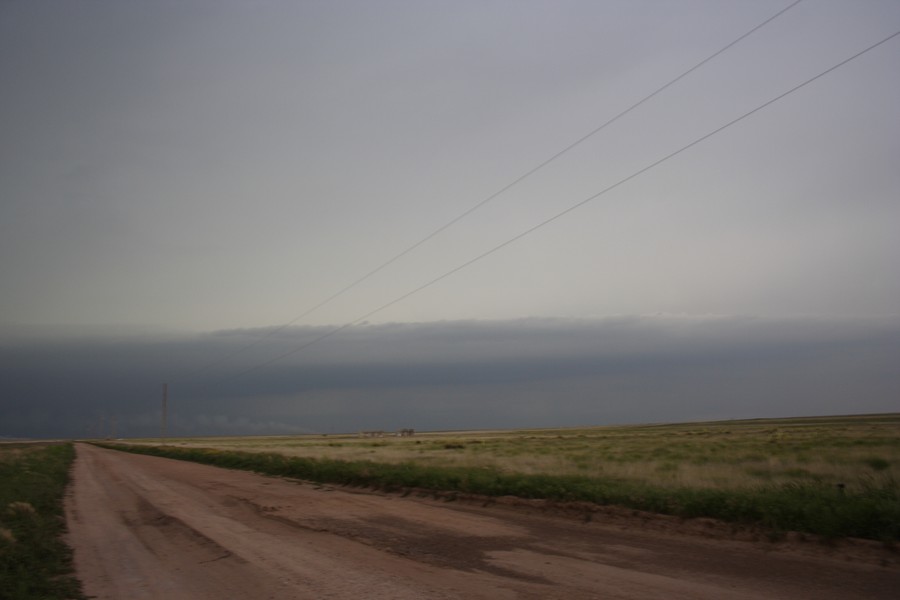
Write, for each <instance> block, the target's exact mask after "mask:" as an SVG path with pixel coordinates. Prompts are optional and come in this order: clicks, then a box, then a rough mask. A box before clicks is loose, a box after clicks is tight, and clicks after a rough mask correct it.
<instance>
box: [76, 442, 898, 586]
mask: <svg viewBox="0 0 900 600" xmlns="http://www.w3.org/2000/svg"><path fill="white" fill-rule="evenodd" d="M77 450H78V458H77V459H76V462H75V466H74V470H73V479H72V485H71V489H70V492H69V495H68V498H67V500H66V504H67V506H66V514H67V520H68V525H69V542H70V544H71V545H72V547H73V549H74V557H75V565H76V570H77V574H78V576H79V578H80V579H81V580H82V582H83V583H84V591H85V593H86V594H88V595H89V596H94V597H96V598H99V599H117V600H119V599H129V600H138V599H142V598H166V599H180V598H184V599H200V600H202V599H207V598H209V599H212V598H215V599H216V600H219V599H229V598H235V599H237V598H252V599H254V600H256V599H267V598H268V599H285V598H292V599H306V598H309V599H316V600H318V599H325V598H340V599H344V598H366V599H379V598H384V599H388V598H389V599H397V600H402V599H445V598H446V599H450V598H467V599H469V598H490V599H492V600H501V599H506V598H510V599H511V598H521V599H532V598H533V599H542V600H543V599H550V598H559V599H563V598H564V599H567V600H571V599H587V598H603V599H617V598H622V599H625V598H629V599H633V598H666V599H673V600H674V599H710V600H712V599H715V600H729V599H749V598H760V599H761V598H766V599H772V598H785V599H788V598H790V599H792V600H795V599H803V598H810V599H812V598H815V599H816V600H828V599H832V598H833V599H837V598H840V599H841V600H847V599H848V598H896V597H897V593H898V590H900V556H898V554H897V552H896V551H893V550H892V549H890V548H886V547H884V546H883V545H880V544H876V543H870V542H864V541H854V540H849V541H843V542H840V543H835V544H831V545H825V544H822V543H821V542H816V541H809V540H805V539H802V538H800V537H799V536H788V537H787V538H786V539H783V540H781V541H778V542H772V541H769V540H768V539H766V537H765V536H764V535H760V534H757V533H755V532H752V531H747V530H743V531H736V530H734V528H733V527H731V526H729V525H726V524H722V523H718V522H716V521H711V520H693V521H683V520H678V519H673V518H666V517H659V516H655V515H647V514H639V513H635V512H634V511H626V510H621V509H613V508H600V507H595V506H591V505H558V504H553V503H547V502H540V501H524V500H518V499H514V498H501V499H493V500H491V499H485V498H476V497H461V496H459V495H445V496H444V497H434V496H431V495H426V494H424V493H420V492H415V491H412V492H411V491H409V490H407V491H405V492H404V493H399V494H398V493H387V492H378V491H374V490H359V489H352V488H341V487H333V486H327V485H317V484H312V483H309V482H302V481H296V480H287V479H280V478H273V477H266V476H262V475H257V474H253V473H248V472H243V471H232V470H227V469H220V468H217V467H210V466H206V465H200V464H195V463H189V462H183V461H176V460H171V459H165V458H158V457H152V456H143V455H135V454H129V453H124V452H118V451H114V450H105V449H101V448H97V447H94V446H89V445H84V444H78V445H77Z"/></svg>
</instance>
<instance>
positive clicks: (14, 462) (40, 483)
mask: <svg viewBox="0 0 900 600" xmlns="http://www.w3.org/2000/svg"><path fill="white" fill-rule="evenodd" d="M74 457H75V454H74V450H73V448H72V445H71V444H8V443H4V444H0V598H3V599H4V600H26V599H29V600H30V599H34V598H41V599H46V600H53V599H70V600H77V599H82V598H85V596H83V595H82V594H81V588H80V584H79V583H78V581H77V580H76V579H75V578H74V576H73V575H72V564H71V552H70V550H69V548H68V546H66V545H65V543H63V541H62V540H61V536H62V534H63V532H64V531H65V521H64V517H63V494H64V493H65V488H66V484H67V482H68V478H69V466H70V465H71V463H72V460H73V459H74Z"/></svg>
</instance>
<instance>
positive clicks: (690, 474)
mask: <svg viewBox="0 0 900 600" xmlns="http://www.w3.org/2000/svg"><path fill="white" fill-rule="evenodd" d="M128 449H130V450H132V451H139V452H147V453H153V454H159V455H163V456H170V457H172V458H181V459H186V460H195V461H198V462H205V463H208V464H215V465H219V466H225V467H232V468H243V469H250V470H254V471H258V472H261V473H268V474H272V475H282V476H288V477H296V478H301V479H308V480H313V481H321V482H330V483H340V484H347V485H361V486H375V487H387V488H421V489H428V490H435V491H438V490H439V491H457V492H465V493H474V494H484V495H490V496H500V495H515V496H520V497H524V498H545V499H551V500H560V501H582V502H592V503H597V504H612V505H619V506H625V507H630V508H634V509H639V510H646V511H653V512H659V513H664V514H670V515H678V516H683V517H712V518H717V519H722V520H726V521H732V522H737V523H743V524H749V525H754V526H759V527H762V528H764V529H765V530H767V531H769V532H771V533H772V534H775V535H777V534H779V533H781V532H786V531H800V532H807V533H812V534H817V535H821V536H825V537H828V538H834V537H845V536H852V537H863V538H870V539H877V540H883V541H886V542H895V541H897V540H898V539H900V481H898V478H897V469H898V465H900V415H873V416H858V417H826V418H810V419H779V420H751V421H730V422H719V423H694V424H677V425H647V426H628V427H597V428H585V429H557V430H529V431H498V432H483V431H482V432H451V433H427V434H418V435H416V436H414V437H411V438H409V437H406V438H400V437H384V438H355V437H352V436H293V437H277V438H275V437H272V438H208V439H180V440H169V444H168V445H166V446H162V447H154V446H152V445H140V444H134V445H130V446H129V448H128Z"/></svg>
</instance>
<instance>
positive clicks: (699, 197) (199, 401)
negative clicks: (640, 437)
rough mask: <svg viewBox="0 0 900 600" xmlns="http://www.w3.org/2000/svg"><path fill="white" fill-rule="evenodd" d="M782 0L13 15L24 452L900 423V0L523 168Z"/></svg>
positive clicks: (14, 419) (2, 227)
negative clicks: (480, 431) (97, 443)
mask: <svg viewBox="0 0 900 600" xmlns="http://www.w3.org/2000/svg"><path fill="white" fill-rule="evenodd" d="M791 4H792V2H791V1H790V0H781V1H774V0H773V1H768V0H758V1H755V2H746V1H744V0H734V1H731V0H645V1H636V0H621V1H614V0H610V1H597V0H594V1H584V2H580V1H566V0H555V1H553V2H549V1H542V2H527V1H526V2H519V1H517V2H512V1H509V2H503V1H488V2H484V1H471V2H469V1H460V2H436V1H435V2H431V1H428V2H421V1H382V0H376V1H352V0H347V1H341V2H306V1H299V2H275V1H262V2H237V1H233V0H222V1H215V2H213V1H200V0H191V1H188V2H183V1H178V2H175V1H171V2H167V1H158V2H137V1H122V0H114V1H112V0H111V1H103V0H92V1H79V0H74V1H61V0H53V1H42V0H29V1H24V0H3V1H2V2H0V81H2V82H3V92H2V94H0V282H2V292H0V373H2V378H0V386H2V387H0V437H47V436H51V437H57V436H60V437H73V436H85V435H98V434H110V433H111V432H112V431H111V430H112V429H113V424H115V427H114V428H115V431H114V432H112V433H114V434H115V435H122V436H139V435H155V434H156V433H158V431H159V427H160V408H159V405H160V398H161V394H162V392H161V388H162V384H163V382H166V383H169V385H170V403H171V407H172V408H171V413H172V414H171V422H170V429H171V430H172V431H173V432H175V433H177V432H181V433H184V434H192V435H200V434H218V433H229V434H245V433H302V432H327V431H335V432H338V431H353V430H356V429H396V428H400V427H414V428H417V429H450V428H482V427H545V426H546V427H555V426H579V425H604V424H614V423H637V422H641V423H644V422H663V421H683V420H698V419H726V418H752V417H768V416H790V415H801V414H837V413H860V412H887V411H896V410H897V409H898V406H900V403H898V399H900V369H897V368H896V357H897V356H900V352H898V350H900V260H898V259H900V235H897V233H896V231H897V223H900V169H897V165H898V164H900V109H898V108H897V107H898V106H900V78H898V77H897V73H898V67H900V36H898V37H895V38H893V39H890V40H888V41H886V42H885V43H883V44H881V45H880V46H878V47H876V48H874V49H872V50H871V51H869V52H866V53H865V54H863V55H861V56H859V57H857V58H855V59H853V60H852V61H850V62H848V63H846V64H844V65H843V66H840V67H839V68H837V69H835V70H834V71H831V72H829V73H827V74H825V75H823V76H822V77H821V78H819V79H816V80H815V81H812V82H810V83H809V84H808V85H805V86H803V87H802V88H800V89H797V90H796V91H794V92H792V93H790V94H788V95H787V96H784V97H782V98H780V99H778V100H777V101H776V102H773V103H772V104H769V105H765V104H766V103H767V102H769V101H770V100H773V99H775V98H778V97H779V96H781V95H782V94H784V93H785V92H788V91H789V90H792V89H793V88H794V87H795V86H797V85H799V84H802V83H804V82H806V81H807V80H809V79H811V78H813V77H815V76H817V75H819V74H820V73H822V72H824V71H826V70H827V69H830V68H831V67H833V66H835V65H837V64H839V63H841V62H842V61H844V60H846V59H848V58H850V57H852V56H854V55H856V54H857V53H858V52H860V51H862V50H865V49H867V48H869V47H870V46H872V45H873V44H875V43H877V42H880V41H882V40H884V39H885V38H887V37H888V36H890V35H892V34H894V33H896V32H897V31H900V3H897V2H896V1H894V0H852V1H851V0H833V1H832V0H804V1H802V2H800V3H799V4H797V5H796V6H792V7H791V8H790V9H789V10H787V11H786V12H784V13H783V14H781V15H780V16H778V17H777V18H776V19H774V20H772V21H771V22H769V23H767V24H766V25H765V26H764V27H762V28H760V29H759V30H757V31H755V32H753V33H752V34H751V35H749V36H747V37H746V38H745V39H742V40H741V41H739V42H738V43H736V44H735V45H734V46H732V47H729V48H728V49H727V50H726V51H724V52H723V53H721V54H719V55H718V56H715V57H714V58H713V59H711V60H709V61H708V62H706V63H704V64H703V65H702V66H700V67H699V68H697V69H696V70H695V71H692V72H690V73H689V74H687V75H686V76H684V77H683V78H681V79H679V80H678V81H676V82H675V83H673V84H672V85H671V86H669V87H667V88H665V89H664V90H663V91H661V92H660V93H658V94H656V95H654V96H653V97H651V98H650V99H648V100H646V101H645V102H642V103H641V104H640V105H639V106H637V107H636V108H634V109H633V110H631V111H630V112H628V113H627V114H625V115H623V116H622V117H621V118H618V119H616V120H615V121H613V122H612V123H610V124H609V125H607V126H604V127H603V128H602V129H601V130H600V131H599V132H597V133H595V134H594V135H591V136H590V137H588V138H587V139H585V140H584V141H583V142H581V143H579V144H578V145H576V146H575V147H573V148H572V149H570V150H568V151H566V152H565V153H564V154H562V155H560V156H559V157H558V158H556V159H555V160H553V161H552V162H550V163H549V164H547V165H546V166H544V167H542V168H540V169H539V170H537V171H536V172H534V173H533V174H531V175H529V176H528V177H526V178H524V179H523V180H521V181H518V182H517V180H518V179H519V178H520V177H522V176H523V175H525V174H526V173H529V172H530V171H531V170H532V169H534V168H535V167H537V166H538V165H541V164H542V163H543V162H544V161H546V160H548V159H550V158H551V157H553V156H554V155H556V154H557V153H558V152H560V151H561V150H563V149H565V148H567V147H569V146H570V145H571V144H573V143H574V142H576V141H578V140H580V139H581V138H583V137H584V136H586V135H587V134H589V133H591V132H592V131H595V130H596V129H597V128H598V127H600V126H601V125H603V124H604V123H607V122H608V121H610V120H611V119H613V118H614V117H616V116H617V115H619V114H621V113H622V112H623V111H626V110H627V109H629V107H632V106H633V105H635V103H638V102H640V101H641V100H642V99H644V98H646V97H647V96H648V95H650V94H652V93H653V92H654V91H656V90H658V89H659V88H661V87H662V86H664V85H666V84H667V83H669V82H671V81H673V80H674V79H676V78H677V77H679V75H681V74H683V73H685V71H688V70H689V69H690V68H691V67H693V66H695V65H697V64H698V63H700V62H701V61H703V60H704V59H706V58H707V57H709V56H711V55H713V54H714V53H715V52H717V51H719V50H720V49H722V48H724V47H726V46H727V45H728V44H730V43H731V42H734V41H735V40H737V39H738V38H739V37H740V36H742V35H743V34H745V33H747V32H748V31H750V30H751V29H753V28H754V27H756V26H757V25H759V24H761V23H763V22H764V21H766V19H769V18H770V17H772V16H773V15H775V14H776V13H778V12H779V11H781V10H782V9H784V8H786V7H788V6H790V5H791ZM763 105H765V106H764V107H763ZM759 107H763V108H761V109H760V110H758V111H757V112H753V113H752V114H750V115H749V116H747V117H746V118H743V119H741V120H740V121H738V122H736V123H734V124H732V125H730V126H728V127H727V128H725V129H722V130H720V131H717V130H719V128H721V127H722V126H724V125H727V124H729V123H731V122H732V121H734V120H735V119H738V118H739V117H742V116H743V115H745V114H747V113H749V112H751V111H754V110H755V109H757V108H759ZM713 132H715V133H714V134H713V135H710V136H709V137H708V138H705V139H704V136H707V135H708V134H711V133H713ZM698 140H699V141H698ZM694 142H697V143H696V144H695V145H691V144H693V143H694ZM689 145H690V147H687V146H689ZM686 147H687V148H686ZM682 149H684V150H683V151H681V152H678V151H680V150H682ZM676 152H678V153H677V154H675V155H674V156H671V157H670V155H672V154H673V153H676ZM667 157H668V158H667ZM661 159H665V160H663V161H662V162H658V161H660V160H661ZM657 163H658V164H657ZM648 167H649V168H648ZM645 169H646V170H645ZM513 182H517V183H515V185H513V186H512V187H510V188H509V189H506V190H505V191H503V192H502V193H500V194H498V195H496V196H495V194H496V193H497V192H499V191H501V190H504V188H506V187H507V186H508V185H509V184H511V183H513ZM475 207H478V208H477V209H476V210H473V211H471V212H468V211H470V210H471V209H473V208H475ZM563 213H564V214H563ZM463 215H465V216H463ZM461 216H462V218H460V219H459V220H458V221H455V219H457V218H458V217H461ZM557 216H558V218H556V217H557ZM550 219H552V220H551V221H549V222H548V220H550ZM451 223H452V224H451ZM542 223H545V224H544V225H541V224H542ZM448 224H451V225H450V226H449V227H447V228H446V229H442V228H443V227H444V226H446V225H448ZM537 226H539V227H537ZM535 227H537V228H536V229H534V228H535ZM435 232H437V233H436V234H435V235H434V236H433V237H430V238H429V239H427V240H426V241H424V242H423V243H421V244H420V245H417V244H418V243H419V242H421V241H422V240H423V239H425V238H427V237H428V236H430V235H431V234H433V233H435ZM525 232H530V233H527V235H524V236H522V237H519V236H520V235H521V234H523V233H525ZM507 242H509V243H507ZM407 251H408V252H407ZM486 253H488V254H486ZM401 254H402V255H401ZM398 255H401V256H399V258H396V259H395V257H398ZM473 260H474V262H471V261H473ZM373 270H377V271H376V272H375V273H374V274H372V275H371V276H368V277H367V274H370V273H372V272H373ZM351 285H352V287H350V288H349V289H347V286H351ZM423 286H424V287H423ZM336 294H338V295H337V296H336V297H335V295H336ZM351 324H352V326H349V325H351Z"/></svg>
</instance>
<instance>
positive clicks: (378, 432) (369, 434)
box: [359, 429, 384, 438]
mask: <svg viewBox="0 0 900 600" xmlns="http://www.w3.org/2000/svg"><path fill="white" fill-rule="evenodd" d="M359 437H361V438H374V437H384V431H382V430H380V429H379V430H375V431H360V432H359Z"/></svg>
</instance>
